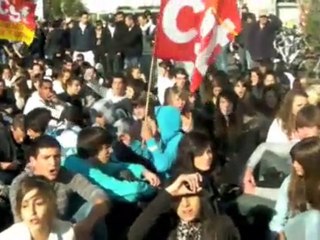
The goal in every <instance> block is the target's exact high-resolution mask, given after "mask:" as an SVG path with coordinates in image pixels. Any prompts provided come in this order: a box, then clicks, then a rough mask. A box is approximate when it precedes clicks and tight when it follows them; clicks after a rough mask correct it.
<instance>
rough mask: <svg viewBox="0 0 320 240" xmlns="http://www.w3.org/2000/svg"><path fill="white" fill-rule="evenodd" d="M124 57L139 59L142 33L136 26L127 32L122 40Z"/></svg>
mask: <svg viewBox="0 0 320 240" xmlns="http://www.w3.org/2000/svg"><path fill="white" fill-rule="evenodd" d="M123 41H124V55H125V56H126V57H140V56H141V55H142V31H141V28H140V27H139V26H137V25H135V26H134V27H132V28H131V29H128V30H127V33H126V35H125V38H124V40H123Z"/></svg>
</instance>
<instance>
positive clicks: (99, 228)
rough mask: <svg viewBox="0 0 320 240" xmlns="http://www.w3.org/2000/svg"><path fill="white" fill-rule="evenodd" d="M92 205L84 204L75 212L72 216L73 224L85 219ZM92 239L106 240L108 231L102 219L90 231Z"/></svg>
mask: <svg viewBox="0 0 320 240" xmlns="http://www.w3.org/2000/svg"><path fill="white" fill-rule="evenodd" d="M91 209H92V205H91V204H90V203H88V202H86V203H84V204H83V205H82V206H81V207H80V208H79V209H78V210H77V212H76V213H75V214H74V215H73V216H72V220H73V221H74V222H80V221H82V220H83V219H85V218H86V217H87V216H88V215H89V213H90V212H91ZM92 239H94V240H106V239H108V229H107V226H106V223H105V220H104V218H103V219H100V220H99V221H98V222H97V223H96V224H95V226H94V229H93V231H92Z"/></svg>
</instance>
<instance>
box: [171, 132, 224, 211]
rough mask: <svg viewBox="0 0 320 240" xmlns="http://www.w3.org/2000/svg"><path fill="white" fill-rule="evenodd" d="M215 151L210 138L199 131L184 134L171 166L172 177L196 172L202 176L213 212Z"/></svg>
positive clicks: (215, 194) (214, 203)
mask: <svg viewBox="0 0 320 240" xmlns="http://www.w3.org/2000/svg"><path fill="white" fill-rule="evenodd" d="M215 157H216V153H215V151H214V149H213V147H212V141H211V139H210V138H209V137H208V136H207V135H206V134H204V133H201V132H190V133H188V134H186V135H185V136H184V137H183V138H182V140H181V142H180V144H179V148H178V156H177V160H176V162H175V165H174V166H173V168H172V174H171V176H172V178H173V179H174V178H176V177H177V176H179V175H180V174H189V173H194V172H198V173H199V174H201V176H202V178H203V185H202V186H203V187H204V189H205V190H206V191H207V192H208V200H210V203H211V204H212V207H213V209H214V211H215V212H218V211H219V209H218V206H217V202H216V199H217V198H218V190H217V188H216V186H215V183H214V182H215V180H214V172H213V170H214V161H215Z"/></svg>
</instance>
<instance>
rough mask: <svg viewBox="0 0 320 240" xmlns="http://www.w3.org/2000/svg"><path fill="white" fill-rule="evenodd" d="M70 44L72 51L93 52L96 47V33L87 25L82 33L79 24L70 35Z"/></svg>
mask: <svg viewBox="0 0 320 240" xmlns="http://www.w3.org/2000/svg"><path fill="white" fill-rule="evenodd" d="M70 44H71V49H72V51H78V52H87V51H93V50H94V49H95V46H96V32H95V29H94V27H93V26H92V25H90V24H89V25H87V26H86V28H85V30H84V32H82V30H81V28H80V26H79V24H78V25H76V26H75V27H74V28H73V29H72V30H71V34H70Z"/></svg>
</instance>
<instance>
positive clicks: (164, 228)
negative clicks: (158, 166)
mask: <svg viewBox="0 0 320 240" xmlns="http://www.w3.org/2000/svg"><path fill="white" fill-rule="evenodd" d="M171 206H172V197H171V195H170V194H169V193H168V192H166V191H162V192H160V193H159V194H158V196H157V197H156V198H155V199H154V200H153V201H152V202H151V203H150V204H149V206H148V207H147V208H146V209H145V210H144V211H143V212H142V214H141V215H140V216H139V217H138V218H137V219H136V221H135V222H134V224H133V225H132V226H131V228H130V230H129V233H128V239H129V240H142V239H153V240H167V239H172V236H174V235H175V232H176V227H177V222H178V220H177V216H176V213H174V212H172V211H170V209H171ZM211 220H212V221H211ZM212 229H214V230H213V231H212ZM208 236H212V238H210V237H209V238H208ZM201 239H203V240H211V239H215V240H236V239H240V237H239V233H238V230H237V229H236V228H235V226H234V225H233V223H232V221H231V220H230V219H229V218H228V217H226V216H220V215H219V216H218V215H216V216H214V219H210V221H208V224H206V226H203V231H202V238H201Z"/></svg>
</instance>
